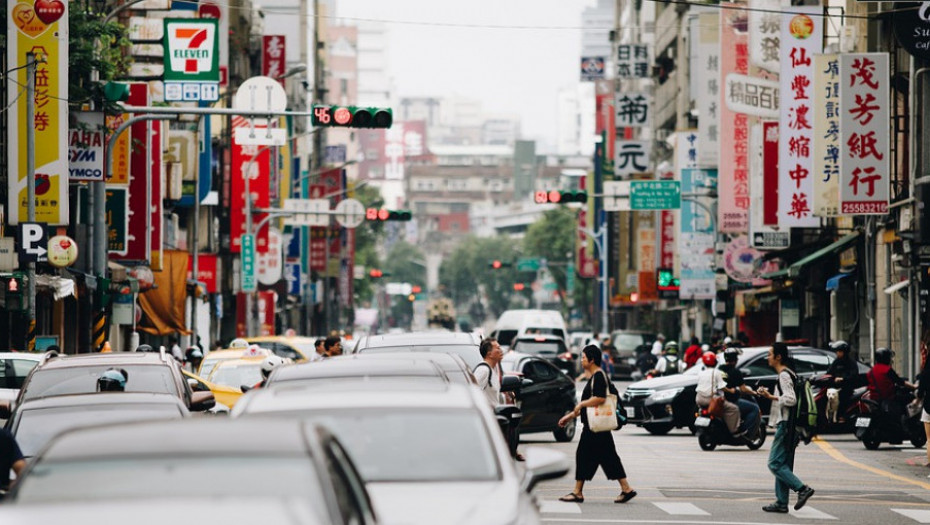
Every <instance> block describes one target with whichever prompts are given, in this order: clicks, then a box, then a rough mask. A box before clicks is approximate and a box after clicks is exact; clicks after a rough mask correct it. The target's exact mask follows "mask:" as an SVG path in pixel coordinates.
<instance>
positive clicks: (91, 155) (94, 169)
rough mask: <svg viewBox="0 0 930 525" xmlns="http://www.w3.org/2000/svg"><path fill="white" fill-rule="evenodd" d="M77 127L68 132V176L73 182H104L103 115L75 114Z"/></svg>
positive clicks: (96, 113)
mask: <svg viewBox="0 0 930 525" xmlns="http://www.w3.org/2000/svg"><path fill="white" fill-rule="evenodd" d="M74 118H75V124H76V126H75V127H74V128H72V129H69V130H68V161H69V162H68V174H69V176H70V177H71V180H72V181H98V180H103V160H104V155H103V145H104V143H105V137H106V129H105V128H104V125H103V123H104V119H103V113H100V112H84V111H82V112H78V113H74Z"/></svg>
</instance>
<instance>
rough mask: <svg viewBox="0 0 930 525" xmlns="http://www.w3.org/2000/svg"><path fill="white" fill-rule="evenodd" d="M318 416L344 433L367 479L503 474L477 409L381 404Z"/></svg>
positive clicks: (418, 479)
mask: <svg viewBox="0 0 930 525" xmlns="http://www.w3.org/2000/svg"><path fill="white" fill-rule="evenodd" d="M313 420H314V421H315V422H320V423H322V424H323V425H324V426H325V427H326V428H329V429H330V430H332V432H333V433H334V434H335V435H336V436H337V437H338V438H339V441H340V442H341V443H342V445H343V446H344V447H345V448H346V450H347V451H348V452H349V456H350V457H351V458H352V459H353V461H354V462H355V465H356V466H357V467H358V469H359V470H360V471H361V474H362V478H363V479H364V480H365V481H385V482H387V481H401V482H424V481H425V482H428V481H488V480H496V479H500V472H499V470H498V465H497V460H496V459H495V455H494V449H493V447H492V445H491V437H490V436H489V435H488V430H487V428H485V426H484V424H483V422H482V420H481V417H480V416H479V414H478V412H476V411H475V410H461V409H460V410H447V409H444V410H442V411H437V410H390V411H386V410H384V409H380V408H379V409H370V410H351V411H339V412H324V413H314V414H313ZM411 429H420V430H418V431H413V432H411Z"/></svg>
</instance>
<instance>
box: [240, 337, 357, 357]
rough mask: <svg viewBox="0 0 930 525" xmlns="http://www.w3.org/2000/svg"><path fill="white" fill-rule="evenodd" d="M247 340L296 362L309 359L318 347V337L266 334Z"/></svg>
mask: <svg viewBox="0 0 930 525" xmlns="http://www.w3.org/2000/svg"><path fill="white" fill-rule="evenodd" d="M246 341H248V342H249V344H256V345H258V346H260V347H262V348H265V349H268V350H271V351H272V352H274V354H275V355H277V356H281V357H283V358H285V359H290V360H291V361H293V362H295V363H302V362H304V361H307V360H308V359H310V357H311V356H313V355H315V354H316V347H315V346H314V345H313V344H314V343H315V342H316V339H315V338H313V337H301V336H297V335H295V336H291V337H288V336H285V335H265V336H261V337H249V338H247V339H246ZM344 346H345V345H344Z"/></svg>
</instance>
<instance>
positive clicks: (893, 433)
mask: <svg viewBox="0 0 930 525" xmlns="http://www.w3.org/2000/svg"><path fill="white" fill-rule="evenodd" d="M899 399H900V400H901V401H899V404H900V411H901V413H900V414H890V413H888V411H886V410H883V409H882V407H881V406H880V404H879V402H878V401H874V400H872V399H871V397H870V396H869V393H868V392H866V393H865V394H864V395H863V396H862V400H861V403H860V406H861V407H862V413H861V414H860V415H859V417H857V418H856V423H855V426H856V439H858V440H859V441H862V444H863V445H865V448H867V449H869V450H875V449H877V448H878V447H879V446H880V445H881V444H882V443H890V444H892V445H900V444H901V443H903V442H904V440H905V439H906V440H908V441H910V442H911V444H912V445H914V447H915V448H923V446H924V445H926V444H927V434H926V433H925V431H924V426H923V423H921V422H920V411H916V413H915V414H914V415H910V414H908V411H907V406H906V405H907V404H909V403H910V402H911V401H913V400H914V394H913V393H912V392H911V391H910V390H907V389H900V390H899Z"/></svg>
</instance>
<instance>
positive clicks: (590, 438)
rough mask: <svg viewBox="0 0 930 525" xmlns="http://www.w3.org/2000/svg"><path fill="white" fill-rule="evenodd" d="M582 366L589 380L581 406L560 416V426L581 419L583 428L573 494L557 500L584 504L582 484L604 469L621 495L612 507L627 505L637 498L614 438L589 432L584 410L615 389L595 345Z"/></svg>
mask: <svg viewBox="0 0 930 525" xmlns="http://www.w3.org/2000/svg"><path fill="white" fill-rule="evenodd" d="M581 366H582V367H584V369H585V372H587V375H588V377H589V379H588V384H587V385H585V387H584V390H583V391H582V393H581V402H580V403H578V404H577V405H575V409H574V410H572V411H571V412H569V413H568V414H565V415H564V416H562V419H560V420H559V426H560V427H561V426H565V425H566V424H567V423H568V422H569V421H571V420H572V419H574V418H576V417H578V416H579V415H580V416H581V422H582V423H584V427H583V429H582V431H581V439H580V440H579V441H578V449H577V451H576V452H575V490H574V491H572V492H570V493H568V494H566V495H564V496H562V497H561V498H559V501H571V502H575V503H584V493H583V492H582V489H583V488H584V483H585V481H589V480H591V479H592V478H594V473H595V472H597V467H601V468H602V469H604V474H606V475H607V479H616V480H619V481H620V495H619V496H617V499H615V500H614V503H626V502H628V501H630V500H631V499H633V498H634V497H635V496H636V491H635V490H633V489H632V488H631V487H630V484H629V483H628V482H627V480H626V471H625V470H623V463H622V462H621V461H620V456H618V455H617V448H616V446H614V437H613V435H611V433H610V432H609V431H607V432H596V433H595V432H591V430H590V429H589V428H588V415H587V414H586V413H585V412H586V410H584V409H585V408H587V407H596V406H598V405H601V404H603V403H604V401H605V400H606V399H607V389H608V388H609V389H610V391H611V393H613V394H616V393H617V389H616V388H615V387H614V386H613V385H612V384H611V383H610V381H609V380H608V379H607V375H606V374H604V373H603V372H602V371H601V351H600V350H599V349H598V348H597V347H596V346H594V345H588V346H586V347H584V350H582V355H581Z"/></svg>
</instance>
